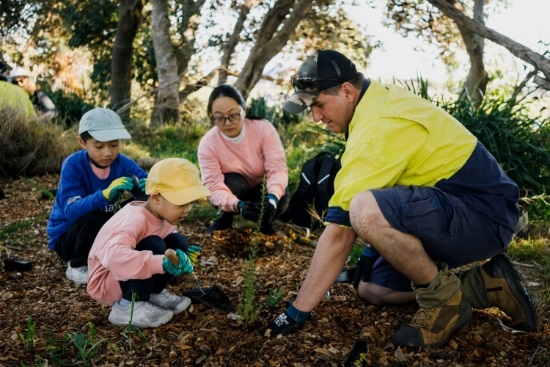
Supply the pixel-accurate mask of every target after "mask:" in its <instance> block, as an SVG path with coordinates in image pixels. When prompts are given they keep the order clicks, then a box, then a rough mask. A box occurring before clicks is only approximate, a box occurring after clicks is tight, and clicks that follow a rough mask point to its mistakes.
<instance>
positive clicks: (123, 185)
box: [102, 177, 134, 201]
mask: <svg viewBox="0 0 550 367" xmlns="http://www.w3.org/2000/svg"><path fill="white" fill-rule="evenodd" d="M132 187H134V183H133V182H132V179H131V178H130V177H119V178H117V179H115V180H113V182H111V184H110V185H109V187H107V188H106V189H105V190H103V191H102V193H103V196H104V197H105V199H107V200H109V201H117V200H118V198H119V197H120V195H122V193H123V192H124V191H126V190H128V191H131V190H132Z"/></svg>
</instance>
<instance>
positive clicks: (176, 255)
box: [162, 249, 193, 277]
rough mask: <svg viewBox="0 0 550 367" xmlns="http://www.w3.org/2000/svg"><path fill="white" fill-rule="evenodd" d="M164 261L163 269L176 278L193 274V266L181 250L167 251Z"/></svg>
mask: <svg viewBox="0 0 550 367" xmlns="http://www.w3.org/2000/svg"><path fill="white" fill-rule="evenodd" d="M164 255H165V256H164V259H163V260H162V268H163V269H164V271H165V272H167V273H170V274H172V275H175V276H178V277H179V276H182V275H184V274H190V273H192V272H193V264H191V260H190V259H189V257H187V255H186V254H185V252H183V251H181V250H176V251H174V250H172V249H168V250H166V253H165V254H164Z"/></svg>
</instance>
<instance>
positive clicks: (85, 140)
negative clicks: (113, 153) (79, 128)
mask: <svg viewBox="0 0 550 367" xmlns="http://www.w3.org/2000/svg"><path fill="white" fill-rule="evenodd" d="M80 138H81V139H82V140H84V142H87V141H88V140H89V139H91V138H92V135H90V133H89V132H87V131H84V132H83V133H82V134H80Z"/></svg>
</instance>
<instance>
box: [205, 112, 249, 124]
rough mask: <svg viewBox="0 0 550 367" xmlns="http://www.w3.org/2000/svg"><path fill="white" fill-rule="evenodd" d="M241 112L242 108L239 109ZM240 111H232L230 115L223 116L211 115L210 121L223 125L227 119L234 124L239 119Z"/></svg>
mask: <svg viewBox="0 0 550 367" xmlns="http://www.w3.org/2000/svg"><path fill="white" fill-rule="evenodd" d="M241 112H242V110H241ZM241 112H239V113H232V114H231V115H229V116H227V117H224V116H218V117H212V118H211V119H210V121H212V123H213V124H215V125H218V126H223V125H225V121H226V120H229V122H231V123H232V124H236V123H237V122H239V121H241Z"/></svg>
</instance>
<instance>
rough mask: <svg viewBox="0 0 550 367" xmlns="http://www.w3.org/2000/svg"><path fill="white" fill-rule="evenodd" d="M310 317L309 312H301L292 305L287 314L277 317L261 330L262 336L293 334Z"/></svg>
mask: <svg viewBox="0 0 550 367" xmlns="http://www.w3.org/2000/svg"><path fill="white" fill-rule="evenodd" d="M308 317H309V312H303V311H300V310H298V309H297V308H296V307H294V305H293V304H292V303H290V304H289V306H288V308H287V309H286V311H285V312H283V313H282V314H280V315H279V316H277V318H276V319H275V320H273V321H271V323H270V324H269V325H267V326H266V327H264V328H263V329H261V330H260V334H261V335H263V336H277V335H279V334H282V335H286V334H291V333H293V332H295V331H297V330H298V329H300V328H301V327H302V326H303V325H304V323H305V322H306V320H307V319H308Z"/></svg>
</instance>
